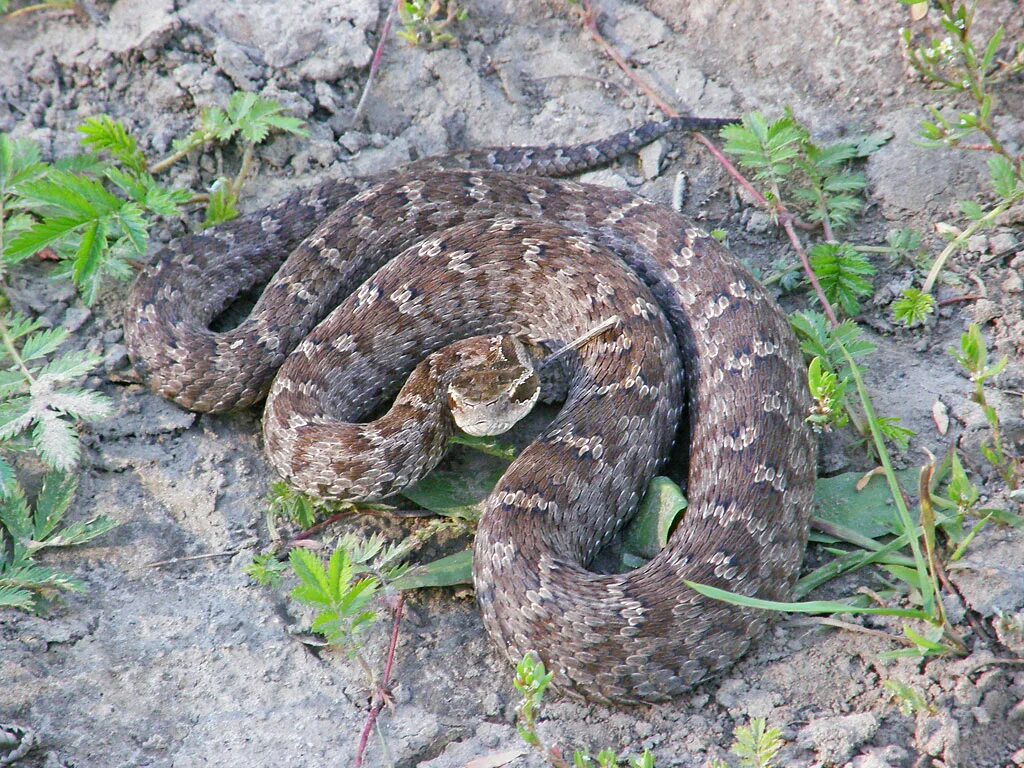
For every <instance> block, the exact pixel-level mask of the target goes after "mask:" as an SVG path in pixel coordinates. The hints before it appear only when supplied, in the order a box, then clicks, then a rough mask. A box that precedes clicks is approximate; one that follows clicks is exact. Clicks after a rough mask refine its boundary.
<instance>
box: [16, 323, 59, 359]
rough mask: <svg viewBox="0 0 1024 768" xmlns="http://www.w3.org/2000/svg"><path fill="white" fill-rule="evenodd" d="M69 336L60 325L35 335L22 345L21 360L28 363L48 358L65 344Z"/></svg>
mask: <svg viewBox="0 0 1024 768" xmlns="http://www.w3.org/2000/svg"><path fill="white" fill-rule="evenodd" d="M67 336H68V332H67V329H66V328H64V327H63V326H59V325H58V326H57V327H55V328H49V329H46V330H42V331H38V332H36V333H33V334H32V335H31V336H29V337H28V338H26V339H25V341H24V343H23V344H22V347H21V359H22V360H25V361H26V362H27V361H29V360H35V359H36V358H38V357H46V356H47V355H49V354H50V353H51V352H54V351H55V350H56V349H57V347H59V346H60V345H61V344H63V343H64V340H65V339H66V338H67Z"/></svg>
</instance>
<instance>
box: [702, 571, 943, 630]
mask: <svg viewBox="0 0 1024 768" xmlns="http://www.w3.org/2000/svg"><path fill="white" fill-rule="evenodd" d="M683 583H684V584H685V585H686V586H688V587H689V588H690V589H692V590H694V591H695V592H698V593H700V594H702V595H704V596H705V597H710V598H712V599H713V600H721V601H722V602H724V603H729V604H731V605H739V606H742V607H744V608H761V609H763V610H767V611H783V612H787V613H825V614H844V613H849V614H859V615H873V616H902V617H904V618H908V619H922V620H926V619H928V618H929V616H928V614H926V613H924V612H923V611H916V610H906V609H903V608H864V607H860V606H854V605H848V604H846V603H841V602H837V601H835V600H808V601H806V602H796V603H787V602H779V601H777V600H761V599H760V598H756V597H746V596H744V595H737V594H734V593H732V592H727V591H726V590H724V589H718V588H717V587H712V586H709V585H707V584H697V583H696V582H693V581H687V580H685V579H684V580H683Z"/></svg>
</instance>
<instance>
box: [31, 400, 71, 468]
mask: <svg viewBox="0 0 1024 768" xmlns="http://www.w3.org/2000/svg"><path fill="white" fill-rule="evenodd" d="M37 418H38V420H37V421H36V427H35V429H34V430H33V431H32V445H33V446H34V447H35V449H36V452H37V453H38V454H39V458H41V459H42V460H43V462H44V463H46V464H47V465H49V466H50V467H52V468H53V469H56V470H59V471H61V472H68V471H70V470H72V469H74V467H75V465H76V464H77V463H78V453H79V447H78V435H77V434H76V433H75V431H74V430H73V429H72V428H71V425H70V424H68V422H66V421H65V420H64V419H62V418H60V417H59V416H58V415H57V414H56V413H54V412H52V411H43V412H42V413H41V414H39V415H38V417H37Z"/></svg>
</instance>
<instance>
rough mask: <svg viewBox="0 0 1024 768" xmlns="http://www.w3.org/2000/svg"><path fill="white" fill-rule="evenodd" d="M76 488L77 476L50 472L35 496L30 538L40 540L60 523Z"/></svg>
mask: <svg viewBox="0 0 1024 768" xmlns="http://www.w3.org/2000/svg"><path fill="white" fill-rule="evenodd" d="M77 490H78V478H77V477H76V476H75V475H71V474H65V473H63V472H50V473H49V474H47V475H46V478H45V479H44V480H43V487H42V488H40V490H39V496H37V497H36V509H35V514H34V515H33V531H32V538H33V539H35V540H36V541H42V540H43V539H45V538H46V537H47V536H49V535H50V534H51V533H52V532H53V531H54V529H56V527H57V526H58V525H59V524H60V521H61V519H62V518H63V517H64V515H65V514H66V513H67V511H68V508H69V507H70V506H71V500H72V499H74V497H75V492H76V491H77Z"/></svg>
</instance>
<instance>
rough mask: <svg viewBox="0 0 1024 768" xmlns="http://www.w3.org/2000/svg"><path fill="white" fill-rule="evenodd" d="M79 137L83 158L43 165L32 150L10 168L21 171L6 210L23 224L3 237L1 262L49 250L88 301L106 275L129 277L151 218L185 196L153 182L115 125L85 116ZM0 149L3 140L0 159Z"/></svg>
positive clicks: (169, 212) (174, 210) (176, 207)
mask: <svg viewBox="0 0 1024 768" xmlns="http://www.w3.org/2000/svg"><path fill="white" fill-rule="evenodd" d="M79 132H80V133H81V134H82V145H83V147H84V148H85V149H86V151H87V154H86V155H84V156H82V157H80V158H74V159H69V160H65V161H62V162H60V163H56V164H54V165H46V164H43V163H40V162H39V161H38V151H37V150H29V151H28V152H27V157H25V156H23V161H22V163H20V164H19V163H17V162H15V163H14V165H20V166H21V172H20V174H17V175H16V178H18V177H21V178H19V179H18V180H17V181H16V183H15V184H13V185H12V190H13V193H14V194H13V197H14V199H13V200H12V201H9V204H10V205H12V206H13V207H15V208H16V209H19V210H20V212H21V214H22V218H21V219H20V221H19V222H18V224H17V228H16V229H17V231H16V232H15V234H14V236H13V237H12V238H10V239H9V240H8V239H6V238H5V240H4V248H3V253H2V258H3V261H4V262H5V263H6V264H14V263H17V262H19V261H22V260H23V259H26V258H28V257H29V256H32V255H33V254H35V253H38V252H39V251H41V250H43V249H45V248H50V249H52V251H53V252H54V253H55V255H56V256H57V257H58V258H59V259H60V265H59V267H58V272H59V273H63V274H67V275H68V276H70V277H71V279H72V280H73V281H74V283H75V285H76V287H78V289H79V290H80V291H81V293H82V296H83V298H84V299H85V301H86V303H92V302H93V301H94V300H95V298H96V295H97V291H98V290H99V286H100V283H101V280H102V278H103V276H105V275H109V276H112V277H115V278H118V279H127V278H128V277H129V276H131V274H132V272H131V270H130V269H129V268H128V264H127V262H128V261H129V260H130V259H134V258H137V257H139V256H141V255H142V254H143V253H145V250H146V244H147V239H148V230H149V226H150V224H151V221H152V217H153V216H174V215H177V214H178V213H179V212H180V206H181V204H182V203H184V202H186V201H187V200H188V199H189V197H190V195H189V194H188V193H185V192H182V191H172V190H168V189H165V188H163V187H161V186H159V185H158V184H157V183H156V181H155V180H154V179H153V177H152V176H151V175H150V174H149V173H148V172H147V171H146V167H145V158H144V157H143V156H142V153H141V152H140V151H139V149H138V145H137V142H136V140H135V139H134V138H133V137H131V136H130V135H129V134H128V133H127V131H125V129H124V127H123V126H121V125H120V124H119V123H115V122H113V121H112V120H110V118H108V117H106V116H100V117H96V118H90V119H89V120H87V121H86V122H85V123H84V124H83V125H82V126H81V128H79ZM6 143H7V145H8V146H9V147H13V148H18V145H17V144H16V143H13V142H10V141H9V140H7V142H6ZM2 144H3V139H2V138H0V155H2V154H4V148H3V145H2ZM21 149H22V152H25V149H24V145H21ZM104 155H109V156H110V157H111V158H112V159H113V162H108V161H106V160H104V159H103V156H104ZM25 160H28V161H29V162H28V163H27V164H26V163H25Z"/></svg>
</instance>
